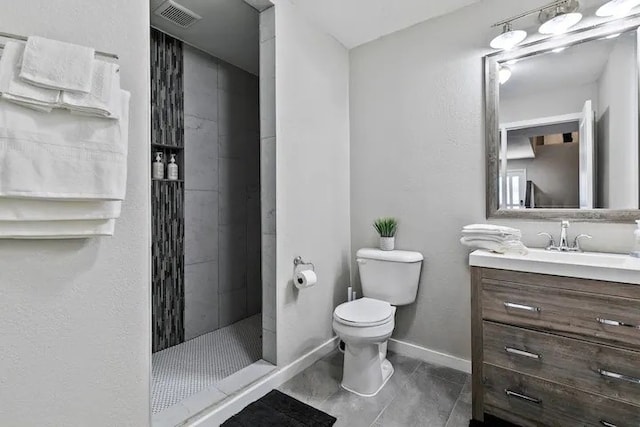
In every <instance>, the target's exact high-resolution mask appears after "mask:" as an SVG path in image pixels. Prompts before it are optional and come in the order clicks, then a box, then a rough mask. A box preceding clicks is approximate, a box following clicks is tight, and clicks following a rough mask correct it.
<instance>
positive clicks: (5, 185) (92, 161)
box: [0, 91, 130, 200]
mask: <svg viewBox="0 0 640 427" xmlns="http://www.w3.org/2000/svg"><path fill="white" fill-rule="evenodd" d="M129 98H130V94H129V92H126V91H121V100H120V104H121V105H120V107H121V110H120V111H121V112H120V119H119V120H104V119H101V118H97V117H88V116H86V117H85V116H79V115H73V114H70V113H69V112H68V111H65V110H58V109H57V110H54V111H52V112H51V113H49V114H40V113H33V112H29V111H28V110H27V109H25V108H21V107H18V106H15V105H13V104H11V103H9V102H2V101H0V196H3V197H24V198H44V199H65V200H123V199H124V196H125V191H126V180H127V144H128V127H129Z"/></svg>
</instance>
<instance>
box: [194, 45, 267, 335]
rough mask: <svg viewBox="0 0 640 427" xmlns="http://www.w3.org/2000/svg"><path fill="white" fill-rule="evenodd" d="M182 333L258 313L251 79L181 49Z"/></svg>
mask: <svg viewBox="0 0 640 427" xmlns="http://www.w3.org/2000/svg"><path fill="white" fill-rule="evenodd" d="M184 92H185V93H184V95H185V96H184V110H185V170H184V176H185V189H186V190H185V264H186V267H185V338H186V339H191V338H194V337H196V336H199V335H201V334H204V333H207V332H211V331H213V330H216V329H218V328H221V327H224V326H227V325H230V324H231V323H234V322H236V321H238V320H240V319H243V318H245V317H247V316H250V315H253V314H256V313H258V312H260V307H261V283H260V198H259V194H260V193H259V191H260V171H259V170H260V169H259V168H260V166H259V145H258V144H259V136H258V123H259V117H258V79H257V77H256V76H254V75H252V74H249V73H247V72H245V71H243V70H241V69H239V68H236V67H234V66H232V65H229V64H227V63H225V62H224V61H221V60H219V59H217V58H214V57H212V56H210V55H208V54H206V53H203V52H201V51H199V50H197V49H194V48H192V47H190V46H186V45H185V48H184Z"/></svg>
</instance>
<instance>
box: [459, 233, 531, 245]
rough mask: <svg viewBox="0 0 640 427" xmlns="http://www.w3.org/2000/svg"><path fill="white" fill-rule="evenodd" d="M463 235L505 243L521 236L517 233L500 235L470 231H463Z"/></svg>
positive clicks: (474, 238) (473, 238)
mask: <svg viewBox="0 0 640 427" xmlns="http://www.w3.org/2000/svg"><path fill="white" fill-rule="evenodd" d="M462 237H463V238H465V239H467V240H486V241H488V242H497V243H503V242H508V241H512V240H520V236H515V235H512V234H511V235H500V234H485V233H470V232H465V231H464V230H463V231H462Z"/></svg>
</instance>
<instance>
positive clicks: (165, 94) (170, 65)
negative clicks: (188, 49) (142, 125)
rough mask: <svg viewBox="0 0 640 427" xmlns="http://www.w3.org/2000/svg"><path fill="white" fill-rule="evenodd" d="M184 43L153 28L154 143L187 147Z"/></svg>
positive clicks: (152, 128)
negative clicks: (185, 131)
mask: <svg viewBox="0 0 640 427" xmlns="http://www.w3.org/2000/svg"><path fill="white" fill-rule="evenodd" d="M182 79H183V57H182V42H181V41H179V40H176V39H174V38H173V37H171V36H168V35H166V34H165V33H163V32H160V31H158V30H156V29H153V28H152V29H151V142H152V143H153V144H162V145H170V146H177V147H184V93H183V81H182Z"/></svg>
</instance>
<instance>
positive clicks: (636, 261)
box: [469, 249, 640, 285]
mask: <svg viewBox="0 0 640 427" xmlns="http://www.w3.org/2000/svg"><path fill="white" fill-rule="evenodd" d="M469 265H471V266H474V267H486V268H496V269H500V270H512V271H522V272H528V273H539V274H551V275H554V276H566V277H578V278H581V279H594V280H604V281H609V282H621V283H631V284H634V285H640V258H634V257H632V256H629V255H620V254H607V253H599V252H583V253H578V252H555V251H546V250H544V249H529V253H528V254H527V255H519V254H496V253H493V252H489V251H486V250H482V249H479V250H476V251H474V252H472V253H471V255H470V256H469Z"/></svg>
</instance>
